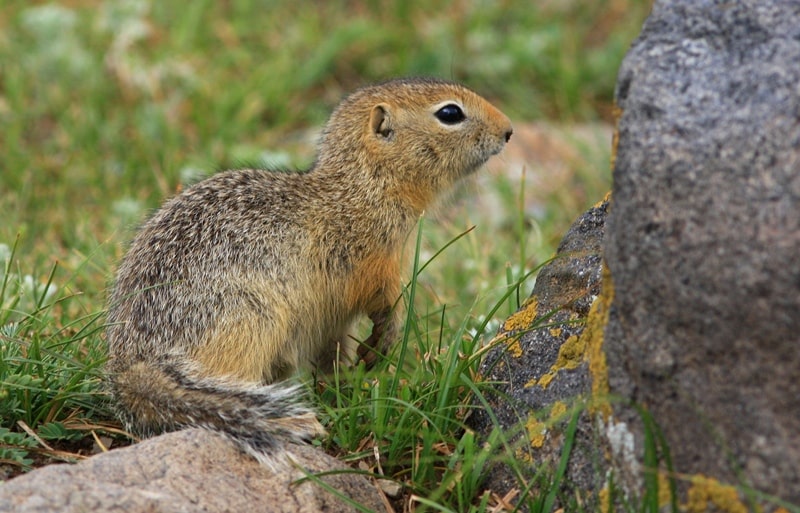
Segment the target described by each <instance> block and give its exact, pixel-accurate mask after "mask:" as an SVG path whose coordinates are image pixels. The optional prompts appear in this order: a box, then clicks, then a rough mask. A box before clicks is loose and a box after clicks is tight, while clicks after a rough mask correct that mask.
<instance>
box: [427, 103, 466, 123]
mask: <svg viewBox="0 0 800 513" xmlns="http://www.w3.org/2000/svg"><path fill="white" fill-rule="evenodd" d="M434 116H436V118H437V119H438V120H439V121H441V122H442V123H444V124H445V125H455V124H456V123H461V122H462V121H464V119H466V116H464V111H463V110H461V107H459V106H458V105H456V104H454V103H448V104H447V105H445V106H444V107H442V108H441V109H439V110H437V111H436V113H435V114H434Z"/></svg>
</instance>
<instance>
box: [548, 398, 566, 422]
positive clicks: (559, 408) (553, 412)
mask: <svg viewBox="0 0 800 513" xmlns="http://www.w3.org/2000/svg"><path fill="white" fill-rule="evenodd" d="M566 413H567V405H566V403H564V402H563V401H556V402H554V403H553V407H552V408H550V420H551V421H552V422H558V421H559V420H561V419H562V418H563V417H564V414H566Z"/></svg>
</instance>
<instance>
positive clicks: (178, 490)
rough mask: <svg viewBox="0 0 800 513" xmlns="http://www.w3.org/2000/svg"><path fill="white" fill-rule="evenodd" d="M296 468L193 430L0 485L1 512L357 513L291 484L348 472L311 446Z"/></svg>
mask: <svg viewBox="0 0 800 513" xmlns="http://www.w3.org/2000/svg"><path fill="white" fill-rule="evenodd" d="M291 454H292V459H293V460H294V462H295V464H296V465H293V464H292V463H290V462H288V461H287V462H286V464H285V465H279V468H276V469H268V468H266V467H264V466H261V465H259V464H258V463H257V462H256V461H255V460H253V459H252V458H250V457H248V456H246V455H244V454H243V453H242V452H240V451H239V450H238V449H237V448H236V447H235V446H234V445H233V444H232V443H231V442H229V441H228V440H226V439H225V438H223V437H221V436H220V435H218V434H215V433H211V432H208V431H205V430H202V429H188V430H184V431H179V432H175V433H168V434H165V435H161V436H158V437H156V438H151V439H149V440H145V441H143V442H141V443H139V444H136V445H133V446H130V447H126V448H123V449H117V450H113V451H110V452H108V453H105V454H100V455H97V456H93V457H91V458H89V459H87V460H84V461H82V462H80V463H78V464H75V465H68V464H61V465H50V466H47V467H43V468H40V469H38V470H35V471H33V472H30V473H29V474H25V475H22V476H19V477H17V478H15V479H12V480H10V481H8V482H6V483H3V484H2V485H0V512H12V511H13V512H26V513H27V512H31V513H45V512H48V513H49V512H53V513H55V512H59V513H73V512H74V513H78V512H81V513H84V512H120V513H123V512H124V513H144V512H148V513H151V512H158V513H179V512H180V513H183V512H186V513H189V512H197V511H203V512H207V513H212V512H220V513H222V512H242V511H245V512H250V513H256V512H265V513H266V512H276V513H279V512H280V513H283V512H285V513H290V512H291V513H299V512H307V513H312V512H320V511H330V512H345V511H356V509H355V508H352V507H349V506H348V505H346V504H345V503H343V502H342V501H341V500H340V499H338V498H337V497H335V496H334V495H333V494H331V493H329V492H327V491H325V490H324V489H323V488H322V487H321V486H320V485H319V484H317V483H314V482H310V481H305V482H303V483H300V484H294V482H295V481H296V480H298V479H301V478H303V477H304V475H305V474H304V472H303V471H302V470H301V468H302V469H305V470H306V471H307V472H310V473H313V472H322V471H326V470H340V469H345V468H346V467H344V466H343V465H342V464H341V463H340V462H338V461H337V460H335V459H334V458H332V457H330V456H328V455H327V454H325V453H323V452H322V451H321V450H319V449H315V448H313V447H311V446H300V445H295V446H291ZM322 480H323V481H324V482H325V483H327V484H328V485H330V486H331V487H332V488H334V489H336V490H338V491H339V492H340V493H342V494H343V495H344V496H346V497H349V498H351V499H352V500H354V501H356V502H359V503H361V504H363V505H365V506H366V507H367V508H369V509H370V510H372V511H383V510H384V509H385V507H384V506H383V502H382V500H381V497H380V494H379V493H378V491H377V490H376V488H375V487H374V486H373V485H372V484H371V483H369V482H368V481H367V480H366V479H365V478H364V477H362V476H359V475H355V474H334V475H329V476H326V477H324V478H322Z"/></svg>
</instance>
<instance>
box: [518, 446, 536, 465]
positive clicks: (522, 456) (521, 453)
mask: <svg viewBox="0 0 800 513" xmlns="http://www.w3.org/2000/svg"><path fill="white" fill-rule="evenodd" d="M514 455H515V456H516V458H517V461H523V462H525V463H533V456H531V453H530V451H526V450H524V449H523V448H522V447H517V450H516V451H514Z"/></svg>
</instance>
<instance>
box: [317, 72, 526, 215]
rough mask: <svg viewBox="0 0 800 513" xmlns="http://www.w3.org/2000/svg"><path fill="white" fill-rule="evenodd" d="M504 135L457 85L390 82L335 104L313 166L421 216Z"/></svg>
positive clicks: (490, 110) (491, 114) (507, 130)
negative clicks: (374, 189) (353, 175)
mask: <svg viewBox="0 0 800 513" xmlns="http://www.w3.org/2000/svg"><path fill="white" fill-rule="evenodd" d="M511 132H512V128H511V122H510V121H509V119H508V117H506V116H505V114H503V113H502V112H500V111H499V110H497V109H496V108H495V107H494V106H492V105H491V104H490V103H489V102H488V101H486V100H484V99H483V98H481V97H480V96H479V95H477V94H476V93H474V92H473V91H471V90H469V89H467V88H466V87H464V86H461V85H459V84H455V83H452V82H446V81H441V80H435V79H428V78H412V79H398V80H392V81H389V82H384V83H381V84H377V85H372V86H368V87H365V88H362V89H359V90H358V91H356V92H355V93H353V94H352V95H350V96H349V97H347V98H345V99H344V100H343V101H342V102H341V103H340V104H339V106H338V107H337V108H336V110H335V111H334V112H333V114H332V115H331V118H330V120H329V122H328V124H327V126H326V128H325V131H324V133H323V137H322V140H321V142H320V148H319V156H318V163H319V164H321V165H322V166H323V167H330V166H335V165H337V163H339V165H341V164H342V163H344V164H350V165H346V167H352V168H355V169H358V170H359V172H362V173H364V177H365V179H368V180H370V181H371V182H373V183H375V184H376V185H377V186H378V187H379V188H381V189H383V190H384V192H385V193H386V194H392V193H397V194H401V195H402V196H403V197H404V199H406V200H407V201H409V202H410V203H411V204H413V205H415V206H417V207H419V209H420V210H421V209H424V208H425V207H426V206H427V205H428V204H429V203H430V202H431V201H433V200H434V199H435V197H436V196H437V195H438V194H439V193H440V192H443V191H445V190H447V189H448V188H449V187H450V186H451V185H452V184H453V183H455V182H456V181H457V180H458V179H460V178H462V177H464V176H466V175H469V174H470V173H472V172H474V171H475V170H476V169H478V168H479V167H480V166H482V165H483V164H484V163H485V162H486V161H487V160H488V159H489V157H491V156H492V155H495V154H497V153H499V152H500V151H501V150H502V149H503V147H504V146H505V144H506V142H508V140H509V138H510V137H511Z"/></svg>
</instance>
